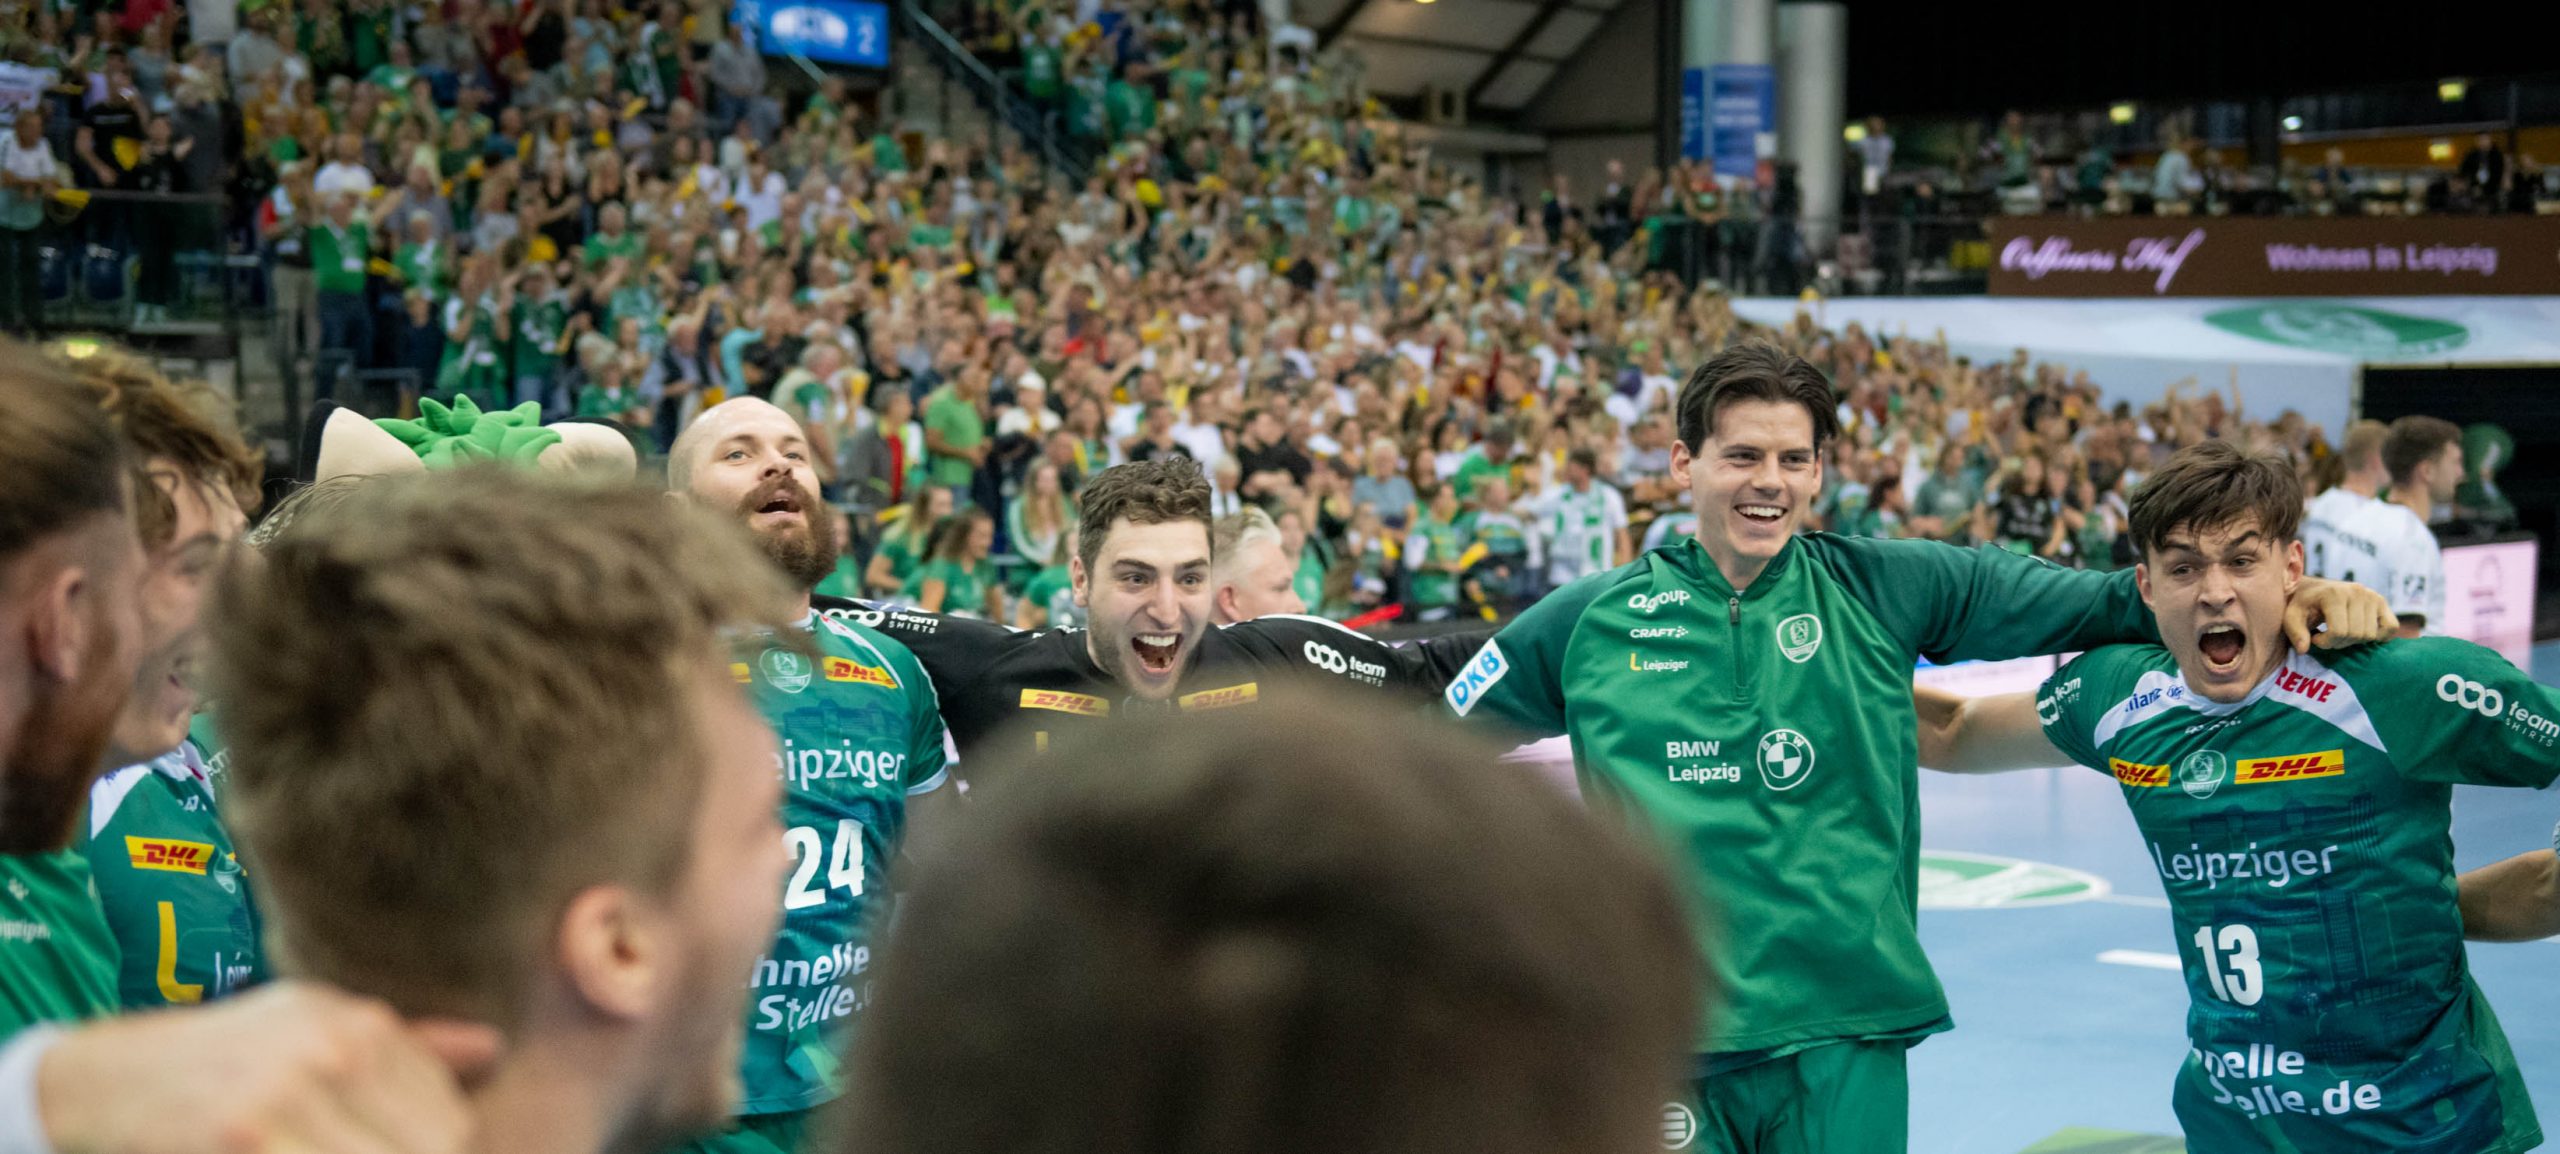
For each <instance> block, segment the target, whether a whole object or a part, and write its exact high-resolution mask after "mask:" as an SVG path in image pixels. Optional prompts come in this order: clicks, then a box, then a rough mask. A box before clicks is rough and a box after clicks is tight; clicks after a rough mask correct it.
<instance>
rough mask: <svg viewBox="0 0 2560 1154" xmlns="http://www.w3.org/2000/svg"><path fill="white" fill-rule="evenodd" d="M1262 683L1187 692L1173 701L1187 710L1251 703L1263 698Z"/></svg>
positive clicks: (1256, 682) (1247, 683) (1249, 682)
mask: <svg viewBox="0 0 2560 1154" xmlns="http://www.w3.org/2000/svg"><path fill="white" fill-rule="evenodd" d="M1261 685H1262V683H1261V682H1259V681H1248V682H1245V683H1244V684H1242V685H1230V686H1228V687H1226V688H1224V689H1204V690H1201V691H1200V692H1198V693H1186V694H1183V695H1182V696H1180V697H1177V698H1174V699H1173V703H1174V704H1175V705H1178V706H1181V707H1182V708H1183V709H1185V710H1196V709H1225V708H1227V707H1229V706H1233V705H1249V704H1252V703H1253V702H1255V701H1257V700H1260V699H1261V697H1262V689H1261Z"/></svg>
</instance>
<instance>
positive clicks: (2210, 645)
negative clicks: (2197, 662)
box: [2196, 625, 2249, 673]
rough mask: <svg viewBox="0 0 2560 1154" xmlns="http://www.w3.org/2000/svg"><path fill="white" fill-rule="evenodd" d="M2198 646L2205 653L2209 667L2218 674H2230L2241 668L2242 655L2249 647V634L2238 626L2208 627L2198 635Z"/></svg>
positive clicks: (2206, 663)
mask: <svg viewBox="0 0 2560 1154" xmlns="http://www.w3.org/2000/svg"><path fill="white" fill-rule="evenodd" d="M2196 645H2197V646H2198V647H2199V648H2201V649H2202V650H2203V651H2204V660H2205V665H2206V666H2207V667H2209V668H2211V669H2212V670H2213V671H2214V672H2216V673H2229V672H2231V671H2233V670H2236V669H2238V668H2239V667H2240V654H2241V653H2242V652H2243V651H2245V650H2247V649H2248V647H2249V634H2248V633H2247V632H2246V631H2245V630H2243V629H2241V628H2240V627H2239V626H2237V625H2207V626H2205V627H2204V628H2203V630H2201V631H2199V632H2198V633H2197V634H2196Z"/></svg>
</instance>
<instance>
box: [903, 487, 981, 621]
mask: <svg viewBox="0 0 2560 1154" xmlns="http://www.w3.org/2000/svg"><path fill="white" fill-rule="evenodd" d="M995 543H996V521H995V518H993V517H990V516H988V515H987V511H986V510H984V509H979V508H975V507H972V508H970V509H968V510H966V511H964V512H962V513H960V514H959V515H958V516H953V517H945V518H943V519H942V521H941V523H939V524H937V525H935V526H934V527H933V547H932V548H931V549H930V550H928V551H927V552H926V554H925V561H924V564H923V565H922V566H920V567H919V568H917V570H916V573H915V576H913V577H910V578H908V579H907V587H906V590H905V592H906V595H907V599H908V600H910V601H912V602H914V603H915V606H916V608H919V609H922V610H924V611H925V612H927V613H949V614H951V615H953V616H956V617H981V618H984V619H986V620H988V621H1002V620H1004V599H1003V590H1002V588H1001V584H1000V583H999V582H998V581H997V580H996V567H995V565H994V563H992V562H990V561H988V560H987V555H988V554H989V553H990V552H992V551H993V550H994V549H995Z"/></svg>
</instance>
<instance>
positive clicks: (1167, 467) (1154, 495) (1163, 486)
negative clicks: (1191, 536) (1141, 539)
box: [1076, 457, 1212, 567]
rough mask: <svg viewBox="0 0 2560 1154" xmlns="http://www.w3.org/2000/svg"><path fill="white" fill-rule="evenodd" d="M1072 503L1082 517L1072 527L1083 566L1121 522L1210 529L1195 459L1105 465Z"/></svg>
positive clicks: (1205, 488)
mask: <svg viewBox="0 0 2560 1154" xmlns="http://www.w3.org/2000/svg"><path fill="white" fill-rule="evenodd" d="M1076 505H1077V507H1078V510H1079V512H1080V513H1081V515H1082V516H1083V518H1084V523H1083V524H1082V525H1081V526H1079V527H1078V528H1077V530H1076V557H1077V559H1078V560H1081V561H1083V562H1084V563H1085V565H1086V566H1087V567H1091V566H1092V565H1093V563H1094V559H1095V558H1097V557H1100V556H1101V555H1102V542H1103V539H1104V538H1106V537H1109V536H1110V535H1111V526H1112V525H1113V524H1114V523H1116V522H1119V521H1122V520H1126V521H1128V522H1129V523H1130V524H1132V525H1160V524H1163V523H1165V522H1167V521H1198V522H1199V523H1200V531H1201V532H1203V533H1207V532H1209V531H1211V529H1212V525H1211V523H1210V517H1209V479H1208V478H1207V477H1204V476H1201V475H1200V463H1199V462H1197V461H1194V460H1192V459H1191V458H1189V457H1169V458H1166V459H1164V460H1159V461H1131V462H1129V463H1128V464H1126V465H1114V466H1112V467H1111V468H1108V469H1104V470H1103V471H1102V472H1101V473H1100V474H1098V475H1096V476H1095V477H1094V479H1093V480H1091V481H1088V482H1086V483H1085V486H1084V488H1083V489H1082V490H1080V491H1078V492H1077V493H1076Z"/></svg>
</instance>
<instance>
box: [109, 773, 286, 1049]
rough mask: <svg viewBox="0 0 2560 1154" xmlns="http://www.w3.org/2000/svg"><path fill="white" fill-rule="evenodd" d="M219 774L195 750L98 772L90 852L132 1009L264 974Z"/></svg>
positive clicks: (222, 989) (227, 988)
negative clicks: (222, 806) (218, 795)
mask: <svg viewBox="0 0 2560 1154" xmlns="http://www.w3.org/2000/svg"><path fill="white" fill-rule="evenodd" d="M215 789H216V777H215V774H214V772H213V771H212V769H211V768H210V767H209V766H208V765H207V764H206V763H205V761H204V760H203V759H202V758H200V757H199V756H197V753H196V750H195V747H194V746H192V745H181V746H179V747H178V749H177V751H176V752H174V753H171V754H169V755H167V756H165V757H162V758H159V759H157V760H154V761H150V762H146V763H144V764H141V765H129V766H126V767H125V768H123V769H119V770H117V771H115V772H114V773H110V774H108V775H106V776H105V777H102V778H100V779H98V784H97V785H95V786H94V787H92V788H91V789H90V791H89V821H88V823H87V824H86V825H85V826H83V827H82V831H81V833H82V836H81V838H80V841H79V848H80V851H81V852H82V853H83V854H84V855H86V856H87V857H88V859H89V871H90V873H91V875H92V876H93V877H94V879H95V882H96V885H97V889H98V903H99V905H100V907H101V908H102V909H104V910H105V912H106V915H107V925H108V928H110V929H112V930H113V931H115V935H116V945H117V946H118V948H119V949H120V950H121V952H122V953H123V955H124V961H123V964H122V966H121V968H120V969H119V971H118V974H117V979H116V994H117V997H118V999H119V1000H120V1001H121V1002H122V1003H123V1004H124V1006H125V1007H126V1008H128V1009H144V1008H149V1007H156V1006H171V1005H185V1004H188V1003H192V1002H204V1001H211V1000H212V999H215V998H219V997H222V996H223V995H225V994H229V993H233V992H235V991H238V990H240V989H242V988H244V987H246V986H248V985H250V984H252V983H255V982H257V981H259V980H261V979H263V978H264V977H265V976H266V972H265V962H264V953H263V952H262V951H261V950H260V949H259V948H258V913H257V907H256V906H255V904H254V903H253V902H252V901H251V899H250V895H249V885H248V882H247V881H246V880H245V879H243V878H242V877H241V875H240V858H239V855H238V853H237V852H236V851H235V850H234V848H233V846H232V842H231V833H230V831H229V830H227V829H225V828H224V827H223V824H222V813H221V811H220V810H219V809H218V808H216V806H215Z"/></svg>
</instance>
